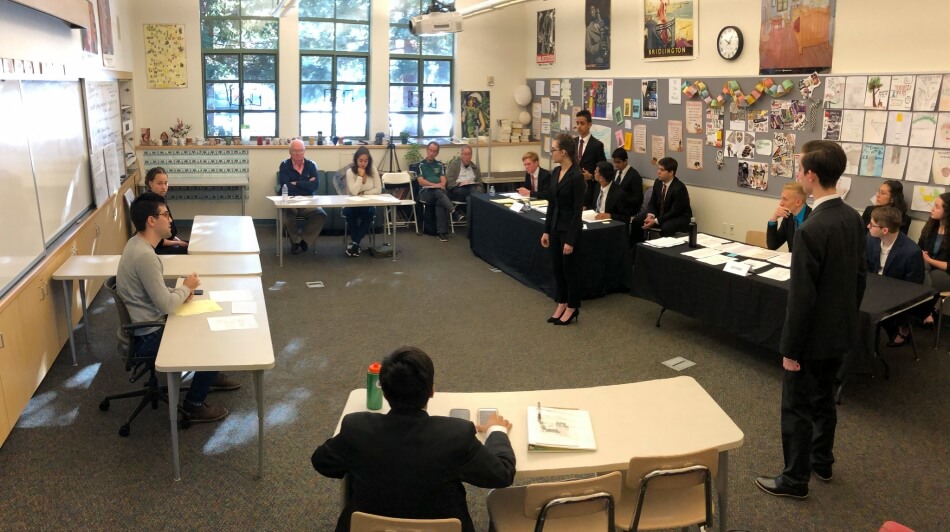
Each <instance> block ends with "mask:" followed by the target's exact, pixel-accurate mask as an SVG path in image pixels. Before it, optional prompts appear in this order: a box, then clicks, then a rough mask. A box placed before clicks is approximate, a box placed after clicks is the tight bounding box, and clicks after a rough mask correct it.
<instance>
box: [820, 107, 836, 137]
mask: <svg viewBox="0 0 950 532" xmlns="http://www.w3.org/2000/svg"><path fill="white" fill-rule="evenodd" d="M821 138H822V140H834V141H837V140H841V109H825V116H824V120H823V121H822V123H821Z"/></svg>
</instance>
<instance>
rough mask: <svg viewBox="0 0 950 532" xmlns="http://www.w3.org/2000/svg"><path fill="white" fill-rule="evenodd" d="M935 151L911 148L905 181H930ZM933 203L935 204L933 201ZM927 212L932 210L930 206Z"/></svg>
mask: <svg viewBox="0 0 950 532" xmlns="http://www.w3.org/2000/svg"><path fill="white" fill-rule="evenodd" d="M933 158H934V154H933V150H930V149H927V148H911V149H910V154H909V155H908V156H907V173H906V174H905V179H907V180H908V181H916V182H918V183H927V182H928V181H930V165H931V164H932V163H933ZM931 203H933V202H932V201H931ZM926 210H928V211H929V210H930V207H929V206H928V207H927V209H926Z"/></svg>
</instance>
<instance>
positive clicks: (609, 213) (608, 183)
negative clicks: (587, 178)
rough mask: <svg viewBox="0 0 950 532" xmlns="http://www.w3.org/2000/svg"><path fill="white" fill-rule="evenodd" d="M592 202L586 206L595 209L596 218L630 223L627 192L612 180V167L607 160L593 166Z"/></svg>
mask: <svg viewBox="0 0 950 532" xmlns="http://www.w3.org/2000/svg"><path fill="white" fill-rule="evenodd" d="M594 181H596V182H597V189H596V190H595V191H594V204H593V205H588V206H587V207H588V208H590V209H593V210H595V211H597V216H595V218H596V219H597V220H617V221H618V222H623V223H630V205H629V198H628V197H627V193H626V192H625V191H624V190H623V189H622V188H620V185H618V184H617V183H615V182H614V167H613V165H612V164H610V163H608V162H607V161H600V162H599V163H597V166H595V167H594Z"/></svg>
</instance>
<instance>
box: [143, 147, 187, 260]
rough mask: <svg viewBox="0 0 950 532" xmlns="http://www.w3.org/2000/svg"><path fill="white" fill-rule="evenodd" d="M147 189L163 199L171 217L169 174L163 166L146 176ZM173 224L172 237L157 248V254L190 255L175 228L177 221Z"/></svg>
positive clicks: (185, 243)
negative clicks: (168, 196)
mask: <svg viewBox="0 0 950 532" xmlns="http://www.w3.org/2000/svg"><path fill="white" fill-rule="evenodd" d="M145 187H146V188H147V189H148V190H149V191H150V192H154V193H156V194H158V195H159V196H161V197H162V200H164V201H165V207H166V208H168V213H169V215H171V212H172V210H171V208H170V207H168V200H167V198H166V197H165V196H167V195H168V172H166V171H165V169H164V168H162V167H161V166H156V167H155V168H152V169H150V170H149V171H148V173H146V174H145ZM171 224H172V236H171V237H170V238H163V239H162V241H161V242H159V243H158V246H156V247H155V253H158V254H159V255H185V254H187V253H188V242H186V241H184V240H182V239H180V238H178V227H176V226H175V220H172V221H171Z"/></svg>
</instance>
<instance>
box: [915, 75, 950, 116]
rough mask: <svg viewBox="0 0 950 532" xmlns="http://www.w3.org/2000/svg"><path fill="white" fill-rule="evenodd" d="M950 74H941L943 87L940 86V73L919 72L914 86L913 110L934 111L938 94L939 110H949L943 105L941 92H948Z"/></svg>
mask: <svg viewBox="0 0 950 532" xmlns="http://www.w3.org/2000/svg"><path fill="white" fill-rule="evenodd" d="M948 85H950V74H945V75H944V76H943V88H942V89H941V88H940V74H921V75H919V76H917V84H916V86H915V87H914V111H936V110H937V97H938V95H940V97H941V101H940V110H941V111H950V107H944V103H945V102H944V101H943V94H950V86H948Z"/></svg>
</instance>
